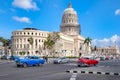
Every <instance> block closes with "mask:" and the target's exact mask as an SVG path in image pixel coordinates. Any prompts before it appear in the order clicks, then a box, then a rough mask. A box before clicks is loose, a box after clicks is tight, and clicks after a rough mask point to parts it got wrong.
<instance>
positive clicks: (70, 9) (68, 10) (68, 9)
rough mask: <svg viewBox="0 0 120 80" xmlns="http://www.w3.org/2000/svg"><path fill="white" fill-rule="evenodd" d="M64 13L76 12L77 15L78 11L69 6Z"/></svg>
mask: <svg viewBox="0 0 120 80" xmlns="http://www.w3.org/2000/svg"><path fill="white" fill-rule="evenodd" d="M64 14H76V15H77V13H76V11H75V10H74V9H73V8H69V7H68V8H67V9H65V10H64V12H63V15H64Z"/></svg>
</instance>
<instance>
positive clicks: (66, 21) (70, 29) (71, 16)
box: [60, 3, 80, 35]
mask: <svg viewBox="0 0 120 80" xmlns="http://www.w3.org/2000/svg"><path fill="white" fill-rule="evenodd" d="M60 26H61V27H60V29H61V32H62V33H64V34H67V35H79V34H80V25H79V23H78V16H77V12H76V11H75V10H74V9H73V8H72V4H71V3H69V4H68V8H66V9H65V10H64V11H63V16H62V23H61V25H60Z"/></svg>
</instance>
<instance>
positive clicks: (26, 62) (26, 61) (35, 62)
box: [16, 56, 45, 67]
mask: <svg viewBox="0 0 120 80" xmlns="http://www.w3.org/2000/svg"><path fill="white" fill-rule="evenodd" d="M44 63H45V60H44V59H43V58H40V57H37V56H26V57H25V58H23V59H17V60H16V65H17V67H20V66H23V67H27V66H41V65H43V64H44Z"/></svg>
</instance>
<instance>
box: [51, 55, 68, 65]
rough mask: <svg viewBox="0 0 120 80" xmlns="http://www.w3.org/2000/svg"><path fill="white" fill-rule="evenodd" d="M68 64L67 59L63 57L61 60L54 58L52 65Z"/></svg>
mask: <svg viewBox="0 0 120 80" xmlns="http://www.w3.org/2000/svg"><path fill="white" fill-rule="evenodd" d="M68 62H69V59H68V58H65V57H61V58H56V59H55V60H54V61H53V63H54V64H57V63H58V64H61V63H68Z"/></svg>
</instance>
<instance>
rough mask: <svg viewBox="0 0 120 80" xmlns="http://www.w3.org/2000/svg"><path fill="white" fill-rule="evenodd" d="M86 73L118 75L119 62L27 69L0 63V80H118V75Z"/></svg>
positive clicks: (6, 62)
mask: <svg viewBox="0 0 120 80" xmlns="http://www.w3.org/2000/svg"><path fill="white" fill-rule="evenodd" d="M66 71H71V72H69V73H68V72H66ZM74 71H76V72H75V73H74ZM80 71H85V73H80ZM88 71H91V72H110V73H113V72H116V73H120V60H111V61H102V62H100V63H99V64H98V65H97V66H92V67H77V65H76V63H74V62H72V63H66V64H52V63H48V64H45V65H43V66H42V67H27V68H17V67H16V65H15V63H14V62H9V61H0V80H120V75H108V74H107V75H106V74H91V73H88ZM86 72H87V73H86Z"/></svg>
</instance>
